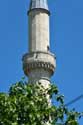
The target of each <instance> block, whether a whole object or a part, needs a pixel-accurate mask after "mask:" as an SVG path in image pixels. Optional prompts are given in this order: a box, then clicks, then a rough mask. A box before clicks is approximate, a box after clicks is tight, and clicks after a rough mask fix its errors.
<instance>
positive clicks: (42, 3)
mask: <svg viewBox="0 0 83 125" xmlns="http://www.w3.org/2000/svg"><path fill="white" fill-rule="evenodd" d="M36 8H38V9H45V10H47V11H49V9H48V4H47V0H31V2H30V10H32V9H36Z"/></svg>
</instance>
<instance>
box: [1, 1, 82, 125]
mask: <svg viewBox="0 0 83 125" xmlns="http://www.w3.org/2000/svg"><path fill="white" fill-rule="evenodd" d="M48 2H49V8H50V10H51V23H50V24H51V29H50V33H51V50H52V52H54V53H55V54H56V56H57V68H56V73H55V74H54V76H53V78H52V81H54V82H55V83H56V84H57V85H58V87H59V89H60V92H61V93H63V94H64V95H65V100H66V102H69V101H71V100H72V99H74V98H76V97H77V96H79V95H81V94H83V0H79V1H78V0H48ZM28 6H29V0H1V1H0V91H3V92H7V91H8V88H9V87H10V85H11V84H12V83H15V82H16V81H19V80H20V78H21V77H22V76H24V73H23V71H22V61H21V59H22V55H23V54H24V53H25V52H27V48H28V33H27V29H28V26H27V14H26V13H27V9H28ZM72 107H75V108H76V110H78V111H83V99H81V100H79V101H78V102H76V103H75V104H73V105H71V106H70V107H69V108H72ZM80 125H83V119H82V120H80Z"/></svg>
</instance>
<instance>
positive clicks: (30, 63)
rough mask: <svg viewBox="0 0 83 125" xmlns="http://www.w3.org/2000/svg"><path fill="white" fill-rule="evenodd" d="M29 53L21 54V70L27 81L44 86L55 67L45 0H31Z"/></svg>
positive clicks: (46, 85)
mask: <svg viewBox="0 0 83 125" xmlns="http://www.w3.org/2000/svg"><path fill="white" fill-rule="evenodd" d="M27 14H28V19H29V21H28V22H29V28H28V30H29V34H28V35H29V42H28V47H29V53H26V54H25V55H24V56H23V70H24V73H25V74H26V75H27V76H28V79H29V80H28V82H29V83H36V82H40V83H42V85H43V86H44V87H48V85H49V84H50V78H51V76H52V75H53V73H54V70H55V67H56V63H55V61H56V59H55V56H54V54H52V53H51V52H50V39H49V16H50V11H49V9H48V4H47V0H31V1H30V8H29V11H28V13H27Z"/></svg>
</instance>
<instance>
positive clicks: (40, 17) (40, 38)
mask: <svg viewBox="0 0 83 125" xmlns="http://www.w3.org/2000/svg"><path fill="white" fill-rule="evenodd" d="M49 46H50V45H49V15H48V14H47V13H45V12H44V11H43V10H42V9H39V10H36V9H35V10H32V11H30V12H29V52H37V51H43V52H47V51H49Z"/></svg>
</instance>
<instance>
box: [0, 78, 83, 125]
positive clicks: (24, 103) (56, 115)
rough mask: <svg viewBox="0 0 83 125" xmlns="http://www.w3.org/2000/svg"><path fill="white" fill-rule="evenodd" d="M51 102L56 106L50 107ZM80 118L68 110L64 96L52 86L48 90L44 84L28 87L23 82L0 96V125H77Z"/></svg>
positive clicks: (76, 113)
mask: <svg viewBox="0 0 83 125" xmlns="http://www.w3.org/2000/svg"><path fill="white" fill-rule="evenodd" d="M46 95H49V99H47V96H46ZM48 100H54V101H55V103H54V104H51V105H50V104H49V103H48ZM56 102H58V104H57V105H55V104H56ZM79 116H81V115H80V113H78V112H76V111H74V110H72V111H69V110H68V109H67V107H65V105H64V97H63V95H61V94H59V91H58V88H57V87H56V86H55V85H53V84H51V85H50V86H49V88H47V89H45V88H44V87H43V86H42V85H41V83H35V84H27V83H26V81H23V80H21V81H20V82H17V83H16V84H14V85H12V86H11V87H10V89H9V92H8V93H7V94H6V93H0V125H46V123H47V122H49V123H50V124H51V125H57V124H58V123H61V124H58V125H63V124H62V123H64V125H78V121H77V118H78V117H79Z"/></svg>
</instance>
